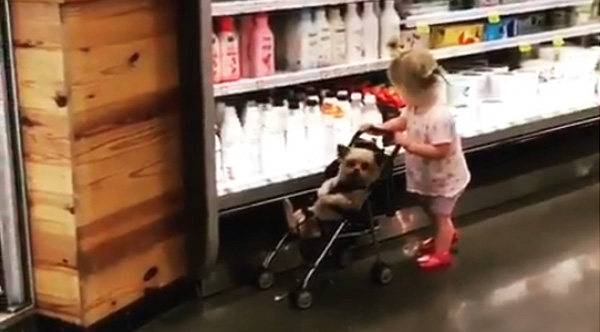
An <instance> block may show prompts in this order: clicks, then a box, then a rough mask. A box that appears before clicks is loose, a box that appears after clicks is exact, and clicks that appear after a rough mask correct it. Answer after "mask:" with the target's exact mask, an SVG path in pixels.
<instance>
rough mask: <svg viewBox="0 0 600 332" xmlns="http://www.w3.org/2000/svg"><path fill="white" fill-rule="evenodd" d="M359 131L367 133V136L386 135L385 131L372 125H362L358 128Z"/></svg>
mask: <svg viewBox="0 0 600 332" xmlns="http://www.w3.org/2000/svg"><path fill="white" fill-rule="evenodd" d="M359 131H360V132H363V133H367V134H372V135H385V134H388V131H387V130H385V129H383V128H381V127H379V126H377V125H374V124H372V123H367V124H363V125H362V126H360V129H359Z"/></svg>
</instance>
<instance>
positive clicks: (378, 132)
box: [350, 126, 390, 145]
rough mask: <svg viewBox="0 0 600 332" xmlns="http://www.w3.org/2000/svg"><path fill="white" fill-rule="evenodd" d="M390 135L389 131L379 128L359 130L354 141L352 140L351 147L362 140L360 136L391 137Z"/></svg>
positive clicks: (354, 136)
mask: <svg viewBox="0 0 600 332" xmlns="http://www.w3.org/2000/svg"><path fill="white" fill-rule="evenodd" d="M389 133H390V132H389V131H387V130H384V129H381V128H377V127H375V126H371V127H369V128H368V129H359V130H357V131H356V133H354V135H353V136H352V139H351V140H350V145H353V144H354V143H355V142H356V141H357V140H358V139H359V138H360V136H362V134H372V135H377V136H385V135H389Z"/></svg>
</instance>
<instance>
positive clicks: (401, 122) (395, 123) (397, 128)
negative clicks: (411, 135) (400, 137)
mask: <svg viewBox="0 0 600 332" xmlns="http://www.w3.org/2000/svg"><path fill="white" fill-rule="evenodd" d="M380 128H381V129H383V130H385V131H389V132H402V131H405V130H406V117H404V116H402V115H399V116H397V117H395V118H393V119H391V120H388V121H386V122H384V123H383V124H382V125H381V127H380Z"/></svg>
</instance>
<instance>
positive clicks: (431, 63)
mask: <svg viewBox="0 0 600 332" xmlns="http://www.w3.org/2000/svg"><path fill="white" fill-rule="evenodd" d="M388 47H389V48H390V49H391V51H392V56H393V60H392V62H391V64H390V66H389V68H388V72H387V74H388V78H389V80H390V81H391V82H392V84H393V85H394V86H396V87H397V88H401V89H402V90H404V91H405V92H406V93H409V94H411V95H413V96H420V95H423V94H424V93H426V92H429V91H431V90H432V88H434V87H436V86H437V85H438V83H439V82H440V78H442V79H444V76H443V69H442V67H440V65H439V64H438V62H437V61H436V60H435V58H434V57H433V55H432V54H431V52H429V51H428V50H425V49H411V50H402V48H401V47H400V46H399V43H398V42H397V41H393V42H391V43H390V44H389V45H388Z"/></svg>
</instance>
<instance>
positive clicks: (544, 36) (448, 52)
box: [433, 22, 600, 59]
mask: <svg viewBox="0 0 600 332" xmlns="http://www.w3.org/2000/svg"><path fill="white" fill-rule="evenodd" d="M597 33H600V22H593V23H587V24H582V25H578V26H574V27H570V28H564V29H559V30H552V31H544V32H538V33H534V34H530V35H524V36H517V37H512V38H506V39H500V40H493V41H488V42H483V43H477V44H471V45H462V46H452V47H445V48H440V49H437V50H433V53H434V55H435V57H436V58H437V59H449V58H456V57H461V56H465V55H473V54H481V53H487V52H491V51H498V50H503V49H508V48H512V47H518V46H520V45H536V44H541V43H544V42H549V41H552V40H554V39H555V38H564V39H566V38H573V37H580V36H586V35H593V34H597Z"/></svg>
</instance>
